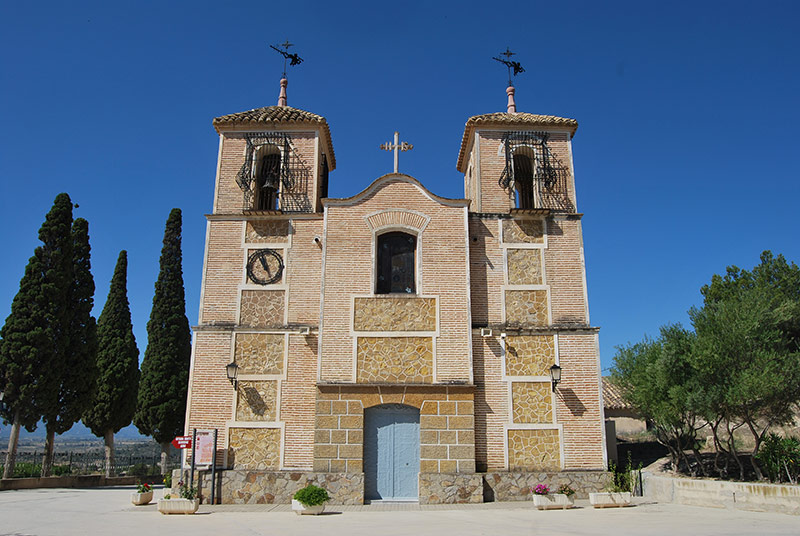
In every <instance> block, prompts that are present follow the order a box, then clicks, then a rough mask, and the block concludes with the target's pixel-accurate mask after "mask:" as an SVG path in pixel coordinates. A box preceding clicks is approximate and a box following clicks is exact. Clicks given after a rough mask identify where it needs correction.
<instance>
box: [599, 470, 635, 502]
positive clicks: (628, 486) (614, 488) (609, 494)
mask: <svg viewBox="0 0 800 536" xmlns="http://www.w3.org/2000/svg"><path fill="white" fill-rule="evenodd" d="M609 470H610V471H611V473H612V474H613V476H614V480H613V481H611V482H610V483H609V484H608V486H606V491H601V492H598V493H590V494H589V502H590V503H591V505H592V506H594V507H595V508H614V507H621V506H630V504H631V490H632V488H633V479H632V478H631V472H630V462H628V470H622V471H619V470H617V467H616V466H615V465H614V464H613V463H611V464H610V466H609Z"/></svg>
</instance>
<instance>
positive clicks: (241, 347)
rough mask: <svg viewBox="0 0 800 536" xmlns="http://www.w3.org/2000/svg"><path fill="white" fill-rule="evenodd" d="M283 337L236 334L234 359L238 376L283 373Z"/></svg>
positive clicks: (278, 335) (265, 334) (263, 334)
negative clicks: (237, 367)
mask: <svg viewBox="0 0 800 536" xmlns="http://www.w3.org/2000/svg"><path fill="white" fill-rule="evenodd" d="M283 343H284V336H283V335H280V334H272V333H237V334H236V345H235V347H234V353H233V355H234V359H235V361H236V364H237V365H239V374H281V373H283V354H284V349H283Z"/></svg>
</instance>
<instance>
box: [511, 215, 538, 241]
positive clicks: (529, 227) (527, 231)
mask: <svg viewBox="0 0 800 536" xmlns="http://www.w3.org/2000/svg"><path fill="white" fill-rule="evenodd" d="M503 242H505V243H518V244H543V243H544V221H543V220H503Z"/></svg>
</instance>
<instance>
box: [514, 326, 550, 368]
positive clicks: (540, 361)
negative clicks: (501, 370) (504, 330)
mask: <svg viewBox="0 0 800 536" xmlns="http://www.w3.org/2000/svg"><path fill="white" fill-rule="evenodd" d="M555 362H556V338H555V336H554V335H523V336H514V337H507V338H506V375H507V376H549V375H550V367H551V366H552V365H553V364H555Z"/></svg>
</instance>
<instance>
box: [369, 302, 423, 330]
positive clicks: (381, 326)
mask: <svg viewBox="0 0 800 536" xmlns="http://www.w3.org/2000/svg"><path fill="white" fill-rule="evenodd" d="M354 316H355V318H354V322H353V326H354V329H355V330H356V331H436V299H435V298H356V299H355V304H354Z"/></svg>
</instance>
